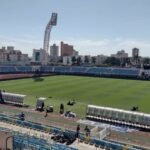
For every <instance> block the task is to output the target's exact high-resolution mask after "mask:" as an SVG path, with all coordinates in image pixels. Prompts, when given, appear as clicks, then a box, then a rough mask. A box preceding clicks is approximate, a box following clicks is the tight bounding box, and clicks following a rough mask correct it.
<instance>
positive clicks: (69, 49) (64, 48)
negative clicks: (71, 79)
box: [60, 42, 78, 57]
mask: <svg viewBox="0 0 150 150" xmlns="http://www.w3.org/2000/svg"><path fill="white" fill-rule="evenodd" d="M60 45H61V56H62V57H64V56H74V55H78V52H77V51H75V50H74V48H73V46H72V45H69V44H65V43H63V42H61V44H60Z"/></svg>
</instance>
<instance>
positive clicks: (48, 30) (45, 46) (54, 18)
mask: <svg viewBox="0 0 150 150" xmlns="http://www.w3.org/2000/svg"><path fill="white" fill-rule="evenodd" d="M56 24H57V13H52V16H51V19H50V20H49V22H48V24H47V26H46V28H45V33H44V42H43V50H44V53H45V55H44V65H47V64H48V56H49V54H48V50H49V43H50V33H51V30H52V27H53V26H56Z"/></svg>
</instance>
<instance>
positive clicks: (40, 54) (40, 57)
mask: <svg viewBox="0 0 150 150" xmlns="http://www.w3.org/2000/svg"><path fill="white" fill-rule="evenodd" d="M32 58H33V60H32V61H33V62H36V63H40V64H45V50H43V49H33V57H32Z"/></svg>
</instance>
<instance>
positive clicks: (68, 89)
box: [0, 76, 150, 117]
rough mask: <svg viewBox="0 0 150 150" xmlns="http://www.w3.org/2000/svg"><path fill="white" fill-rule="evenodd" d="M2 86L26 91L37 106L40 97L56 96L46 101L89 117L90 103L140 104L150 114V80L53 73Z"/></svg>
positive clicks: (126, 105) (18, 91)
mask: <svg viewBox="0 0 150 150" xmlns="http://www.w3.org/2000/svg"><path fill="white" fill-rule="evenodd" d="M0 89H5V90H6V91H8V92H13V93H19V94H26V95H27V97H26V101H25V103H27V104H29V105H32V106H35V103H36V96H38V97H40V96H42V97H47V98H48V97H52V98H48V99H47V100H46V103H47V104H49V105H53V106H54V109H55V112H58V111H59V106H60V103H64V104H65V109H66V110H72V111H74V112H76V113H77V114H78V115H79V116H80V117H84V116H85V112H86V106H87V105H88V104H94V105H100V106H109V107H115V108H123V109H131V108H132V106H138V107H139V109H140V111H143V112H147V113H150V82H149V81H136V80H122V79H105V78H94V77H79V76H50V77H43V81H35V80H33V79H22V80H10V81H1V82H0ZM71 99H75V100H76V101H77V104H76V105H75V106H67V105H66V104H67V102H68V100H71Z"/></svg>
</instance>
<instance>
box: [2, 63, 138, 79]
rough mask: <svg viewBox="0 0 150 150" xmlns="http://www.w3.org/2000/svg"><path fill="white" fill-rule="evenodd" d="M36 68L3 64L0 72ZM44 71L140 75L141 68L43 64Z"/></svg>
mask: <svg viewBox="0 0 150 150" xmlns="http://www.w3.org/2000/svg"><path fill="white" fill-rule="evenodd" d="M35 70H36V69H35V68H34V67H32V66H1V67H0V73H17V72H18V73H20V72H22V73H31V72H34V71H35ZM38 71H40V72H42V73H60V74H61V73H62V74H81V75H82V74H87V75H114V76H115V75H118V76H133V77H138V76H139V74H140V69H127V68H112V67H80V66H74V67H64V66H42V67H39V68H38Z"/></svg>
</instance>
